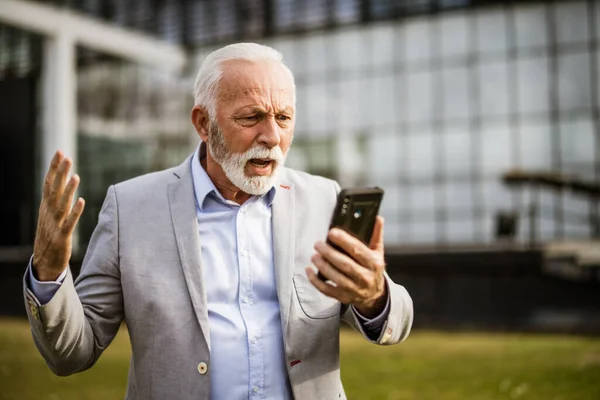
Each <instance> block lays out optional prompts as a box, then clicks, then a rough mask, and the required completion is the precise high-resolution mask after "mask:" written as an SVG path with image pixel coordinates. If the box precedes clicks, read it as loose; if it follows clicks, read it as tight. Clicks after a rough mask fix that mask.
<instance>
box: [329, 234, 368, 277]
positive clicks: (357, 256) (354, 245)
mask: <svg viewBox="0 0 600 400" xmlns="http://www.w3.org/2000/svg"><path fill="white" fill-rule="evenodd" d="M327 237H328V238H329V240H331V242H332V243H334V244H335V245H337V246H338V247H340V248H341V249H342V250H344V251H345V252H346V253H347V254H348V255H349V256H350V257H351V258H353V259H354V260H355V261H356V262H357V263H358V264H359V265H362V266H363V267H365V268H369V269H372V270H375V269H376V268H377V267H378V264H379V260H378V259H377V258H376V256H377V257H378V256H379V253H374V252H373V250H372V249H370V248H369V247H367V245H365V244H364V243H363V242H361V241H360V240H359V239H357V238H355V237H354V236H352V235H350V234H349V233H347V232H344V231H343V230H341V229H339V228H333V229H331V230H330V231H329V235H328V236H327Z"/></svg>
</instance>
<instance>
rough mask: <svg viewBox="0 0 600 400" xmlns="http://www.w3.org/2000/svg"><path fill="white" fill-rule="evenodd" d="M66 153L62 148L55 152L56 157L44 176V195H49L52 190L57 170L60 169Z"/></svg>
mask: <svg viewBox="0 0 600 400" xmlns="http://www.w3.org/2000/svg"><path fill="white" fill-rule="evenodd" d="M63 158H64V155H63V154H62V152H61V151H60V150H57V151H56V153H54V157H52V161H50V167H49V168H48V172H47V173H46V177H45V178H44V191H43V194H44V197H49V196H50V193H51V191H52V185H53V184H54V179H55V177H56V171H57V170H58V166H59V165H60V163H61V162H62V160H63Z"/></svg>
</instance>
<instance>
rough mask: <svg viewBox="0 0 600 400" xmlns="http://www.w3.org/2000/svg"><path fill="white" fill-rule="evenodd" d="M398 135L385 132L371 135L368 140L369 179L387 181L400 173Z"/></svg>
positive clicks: (399, 141)
mask: <svg viewBox="0 0 600 400" xmlns="http://www.w3.org/2000/svg"><path fill="white" fill-rule="evenodd" d="M400 143H401V140H400V135H398V134H394V133H385V134H381V135H373V136H371V137H370V139H369V141H368V157H369V164H368V166H369V167H368V172H369V179H370V180H373V181H377V182H389V181H391V180H394V178H395V177H397V176H398V175H399V173H400V168H401V167H400V163H401V157H399V154H400V153H401V148H400Z"/></svg>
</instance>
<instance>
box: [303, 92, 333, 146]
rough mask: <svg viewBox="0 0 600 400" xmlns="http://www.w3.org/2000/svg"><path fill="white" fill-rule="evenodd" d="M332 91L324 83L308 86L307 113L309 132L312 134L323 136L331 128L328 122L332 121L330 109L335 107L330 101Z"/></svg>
mask: <svg viewBox="0 0 600 400" xmlns="http://www.w3.org/2000/svg"><path fill="white" fill-rule="evenodd" d="M329 93H331V91H330V90H327V86H326V85H324V84H322V83H316V84H312V85H311V84H309V85H307V86H306V98H307V101H306V102H305V103H304V104H305V105H306V107H305V110H304V111H305V112H306V116H307V122H308V131H309V132H310V133H311V134H316V135H322V134H323V133H325V132H326V131H327V129H328V128H329V126H328V125H329V124H328V121H329V120H330V119H331V118H330V115H329V112H328V107H332V106H333V104H334V103H333V101H331V100H330V99H329Z"/></svg>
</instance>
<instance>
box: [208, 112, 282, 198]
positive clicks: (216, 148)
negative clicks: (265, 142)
mask: <svg viewBox="0 0 600 400" xmlns="http://www.w3.org/2000/svg"><path fill="white" fill-rule="evenodd" d="M208 151H209V152H210V154H211V156H212V158H213V159H214V160H215V162H216V163H217V164H219V165H220V166H221V168H222V169H223V172H225V176H227V179H229V180H230V181H231V183H233V184H234V185H235V186H236V187H238V188H239V189H240V190H242V191H243V192H245V193H248V194H251V195H254V196H262V195H263V194H265V193H267V192H268V191H269V190H271V188H272V187H273V186H274V185H275V183H276V182H277V178H278V176H279V171H280V170H281V167H282V166H283V164H284V163H285V158H286V156H285V155H284V154H283V152H282V151H281V148H280V147H279V146H275V147H273V148H271V149H267V148H266V147H262V146H254V147H252V148H250V149H248V150H247V151H246V152H244V153H232V152H231V151H229V147H228V146H227V143H225V137H224V136H223V131H222V130H221V129H220V128H219V126H218V125H217V124H216V123H213V122H211V124H210V132H209V135H208ZM253 158H262V159H264V158H270V159H272V160H273V167H272V172H271V175H254V176H247V175H246V164H247V163H248V162H249V161H250V160H252V159H253Z"/></svg>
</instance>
